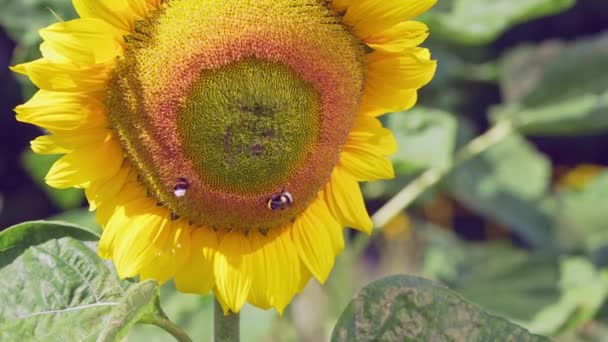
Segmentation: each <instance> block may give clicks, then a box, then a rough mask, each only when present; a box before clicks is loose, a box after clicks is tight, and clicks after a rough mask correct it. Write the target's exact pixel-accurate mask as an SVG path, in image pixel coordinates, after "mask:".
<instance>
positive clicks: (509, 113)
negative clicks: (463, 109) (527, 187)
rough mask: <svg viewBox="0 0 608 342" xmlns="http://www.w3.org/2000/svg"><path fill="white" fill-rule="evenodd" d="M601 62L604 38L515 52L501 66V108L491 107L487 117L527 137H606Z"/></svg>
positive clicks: (607, 110)
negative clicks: (512, 124) (489, 116)
mask: <svg viewBox="0 0 608 342" xmlns="http://www.w3.org/2000/svg"><path fill="white" fill-rule="evenodd" d="M607 59H608V34H603V35H600V36H597V37H594V38H589V39H584V40H578V41H575V42H572V43H562V42H555V41H552V42H547V43H543V44H541V45H538V46H526V47H522V48H519V49H516V50H514V51H513V52H511V53H509V54H508V55H506V56H505V57H504V58H503V63H502V64H503V66H502V71H501V74H502V77H501V82H500V83H501V89H502V93H503V95H504V97H505V99H506V101H507V103H506V104H505V105H502V106H500V107H496V108H494V110H493V112H492V116H493V117H494V119H495V120H508V121H511V122H512V123H514V124H515V125H516V127H517V128H518V129H519V130H520V131H522V132H524V133H526V134H531V135H580V134H590V133H600V132H606V131H608V73H607V72H606V71H605V70H606V69H605V68H604V65H605V62H606V60H607Z"/></svg>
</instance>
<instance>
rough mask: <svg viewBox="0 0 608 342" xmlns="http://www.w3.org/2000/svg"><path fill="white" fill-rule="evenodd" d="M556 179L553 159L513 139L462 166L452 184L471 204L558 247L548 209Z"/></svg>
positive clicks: (540, 241) (526, 235)
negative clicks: (549, 193) (547, 200)
mask: <svg viewBox="0 0 608 342" xmlns="http://www.w3.org/2000/svg"><path fill="white" fill-rule="evenodd" d="M550 178H551V165H550V163H549V161H548V160H547V159H546V158H545V157H544V156H543V155H541V154H540V153H538V152H537V151H536V150H535V149H534V147H533V146H531V145H530V144H529V143H528V142H527V141H526V140H525V139H523V138H522V137H520V136H518V135H513V136H510V137H508V138H506V139H505V140H503V141H501V142H499V143H498V144H496V145H494V146H492V147H490V148H489V149H487V150H485V151H483V152H482V153H480V154H479V155H477V156H475V157H474V158H473V159H470V160H468V161H466V162H464V163H462V164H460V165H458V166H457V167H456V168H455V169H454V170H453V171H452V172H451V174H450V175H449V176H448V178H447V184H448V186H449V190H450V191H451V192H452V194H454V196H455V197H456V198H457V199H458V200H459V201H460V202H462V203H463V204H465V205H466V206H468V207H470V208H471V209H474V210H475V211H477V212H478V213H480V214H482V215H484V216H486V217H489V218H492V219H495V220H497V221H498V222H500V223H502V224H504V225H506V226H508V227H509V228H510V229H512V230H514V231H516V232H517V233H519V234H520V235H521V236H522V237H524V238H525V239H526V240H527V241H528V242H530V243H531V244H533V245H536V246H545V247H546V246H551V245H552V243H553V241H552V222H551V217H550V215H549V213H547V212H546V210H545V209H544V207H543V204H544V199H545V198H546V194H547V191H548V186H549V182H550Z"/></svg>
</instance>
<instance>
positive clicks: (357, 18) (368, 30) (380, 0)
mask: <svg viewBox="0 0 608 342" xmlns="http://www.w3.org/2000/svg"><path fill="white" fill-rule="evenodd" d="M436 2H437V0H390V1H388V0H358V1H352V3H351V4H350V6H349V7H348V10H347V11H346V14H345V15H344V19H343V20H344V22H345V23H347V24H348V25H350V26H352V27H353V31H354V33H355V34H356V35H357V37H359V38H361V39H362V40H364V41H365V40H367V38H368V37H370V36H372V35H373V34H376V33H379V32H383V31H386V30H387V29H389V28H391V27H393V26H395V25H397V24H399V23H400V22H402V21H406V20H409V19H412V18H414V17H417V16H419V15H420V14H422V13H424V12H426V11H427V10H429V9H430V8H431V7H433V6H434V5H435V3H436Z"/></svg>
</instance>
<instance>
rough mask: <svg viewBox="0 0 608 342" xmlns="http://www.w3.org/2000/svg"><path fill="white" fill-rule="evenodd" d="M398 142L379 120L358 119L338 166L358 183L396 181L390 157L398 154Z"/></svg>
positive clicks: (362, 117) (370, 118)
mask: <svg viewBox="0 0 608 342" xmlns="http://www.w3.org/2000/svg"><path fill="white" fill-rule="evenodd" d="M396 150H397V142H396V141H395V138H394V137H393V134H392V132H391V131H390V130H388V129H386V128H384V127H382V125H381V124H380V121H379V120H378V119H376V118H372V117H367V116H361V115H360V116H358V117H357V119H356V121H355V125H354V127H353V130H352V132H351V133H350V135H349V137H348V140H347V142H346V144H345V145H344V150H343V151H342V154H341V155H340V161H339V166H340V167H343V168H344V170H346V171H347V172H348V173H350V174H351V175H352V176H354V177H355V178H356V179H358V180H359V181H371V180H378V179H391V178H394V177H395V172H394V170H393V164H392V163H391V161H390V160H389V159H388V158H387V156H389V155H391V154H393V153H395V151H396Z"/></svg>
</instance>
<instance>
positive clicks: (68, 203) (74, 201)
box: [21, 149, 84, 209]
mask: <svg viewBox="0 0 608 342" xmlns="http://www.w3.org/2000/svg"><path fill="white" fill-rule="evenodd" d="M60 157H61V156H59V155H42V154H36V153H34V152H32V151H31V150H29V149H28V150H26V151H25V152H24V153H23V155H22V156H21V161H22V164H23V168H24V169H25V170H26V171H27V172H28V173H29V175H30V177H31V178H32V180H33V181H34V182H36V184H38V186H40V187H41V188H42V189H44V191H45V192H46V193H47V195H48V196H49V198H50V199H51V200H52V201H53V203H55V204H56V205H57V206H58V207H60V208H61V209H72V208H77V207H80V206H81V205H82V201H83V199H84V193H83V191H82V190H81V189H76V188H69V189H54V188H51V187H50V186H48V185H47V184H46V183H45V182H44V178H45V176H46V174H47V172H48V171H49V169H50V168H51V166H52V165H53V163H55V161H57V159H59V158H60Z"/></svg>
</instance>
